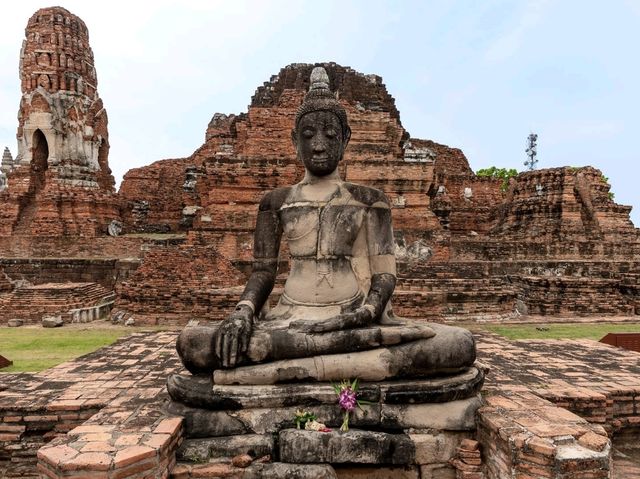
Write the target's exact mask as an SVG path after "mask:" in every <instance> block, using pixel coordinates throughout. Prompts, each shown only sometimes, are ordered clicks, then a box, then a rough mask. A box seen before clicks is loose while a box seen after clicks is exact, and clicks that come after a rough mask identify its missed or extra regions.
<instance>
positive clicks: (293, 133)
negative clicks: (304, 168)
mask: <svg viewBox="0 0 640 479" xmlns="http://www.w3.org/2000/svg"><path fill="white" fill-rule="evenodd" d="M291 142H292V143H293V147H294V148H295V149H296V150H297V149H298V134H297V132H296V130H291Z"/></svg>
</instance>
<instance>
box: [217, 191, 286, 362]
mask: <svg viewBox="0 0 640 479" xmlns="http://www.w3.org/2000/svg"><path fill="white" fill-rule="evenodd" d="M272 196H273V195H272V193H267V194H266V195H265V196H264V197H263V198H262V201H261V202H260V206H259V209H258V218H257V220H256V230H255V234H254V240H253V256H254V263H253V269H252V271H251V276H250V277H249V281H247V285H246V286H245V288H244V291H243V293H242V295H241V296H240V301H239V302H238V304H237V306H236V309H235V310H234V311H233V313H231V315H229V317H228V318H227V319H225V320H224V321H223V322H222V324H221V325H220V328H219V329H218V332H217V334H216V337H215V338H214V341H215V348H214V349H215V352H216V355H217V356H218V358H220V361H221V363H222V366H223V367H233V366H235V365H236V362H237V360H238V358H239V357H240V356H241V355H242V354H244V353H246V351H247V348H248V347H249V340H250V339H251V332H252V330H253V318H254V316H256V315H257V314H258V313H259V312H260V310H261V309H262V307H263V306H264V303H265V302H266V301H267V298H268V297H269V294H271V290H272V289H273V285H274V283H275V280H276V274H277V270H278V251H279V249H280V239H281V237H282V226H281V224H280V218H279V215H278V210H277V207H276V206H277V205H274V199H273V197H272Z"/></svg>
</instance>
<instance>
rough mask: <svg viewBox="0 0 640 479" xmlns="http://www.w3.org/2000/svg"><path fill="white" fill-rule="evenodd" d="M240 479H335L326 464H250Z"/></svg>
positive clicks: (331, 470) (332, 471)
mask: <svg viewBox="0 0 640 479" xmlns="http://www.w3.org/2000/svg"><path fill="white" fill-rule="evenodd" d="M242 479H337V476H336V473H335V471H334V470H333V468H332V467H331V466H329V465H328V464H287V463H283V462H273V463H270V464H256V463H253V464H251V465H250V466H249V467H248V468H247V469H245V471H244V473H243V475H242Z"/></svg>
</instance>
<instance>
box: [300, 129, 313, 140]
mask: <svg viewBox="0 0 640 479" xmlns="http://www.w3.org/2000/svg"><path fill="white" fill-rule="evenodd" d="M302 136H303V137H304V138H307V139H308V138H313V131H311V130H303V131H302Z"/></svg>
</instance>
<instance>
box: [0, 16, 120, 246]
mask: <svg viewBox="0 0 640 479" xmlns="http://www.w3.org/2000/svg"><path fill="white" fill-rule="evenodd" d="M25 36H26V38H25V40H24V41H23V43H22V50H21V52H20V67H19V71H20V80H21V89H22V99H21V101H20V109H19V112H18V131H17V140H18V154H17V156H16V158H15V160H14V163H13V166H14V171H13V172H12V173H11V174H9V189H8V190H7V192H5V194H6V195H8V198H7V202H8V203H9V204H10V205H12V206H13V208H11V207H9V208H8V209H7V210H6V211H5V212H4V213H3V214H2V217H0V234H5V235H6V234H32V235H59V234H63V235H66V234H80V235H84V236H94V235H98V234H101V233H103V232H106V227H107V225H108V223H109V222H110V221H111V220H113V219H117V217H118V210H117V204H116V203H117V202H116V196H115V191H114V184H115V182H114V179H113V176H112V175H111V170H110V169H109V165H108V153H109V134H108V129H107V113H106V110H105V109H104V107H103V104H102V100H101V99H100V97H99V96H98V91H97V84H98V81H97V75H96V70H95V67H94V63H93V52H92V50H91V47H90V46H89V31H88V30H87V27H86V25H85V24H84V22H83V21H82V20H81V19H80V18H78V17H77V16H75V15H73V14H72V13H70V12H69V11H68V10H66V9H64V8H61V7H51V8H43V9H40V10H38V11H37V12H36V13H34V14H33V15H32V17H31V18H30V19H29V22H28V23H27V28H26V29H25Z"/></svg>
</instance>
